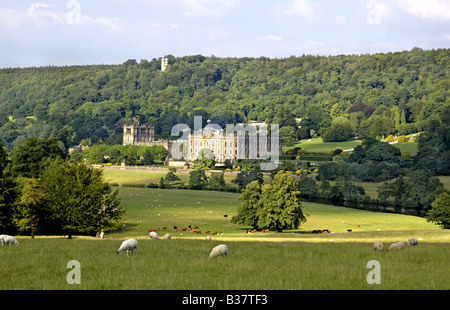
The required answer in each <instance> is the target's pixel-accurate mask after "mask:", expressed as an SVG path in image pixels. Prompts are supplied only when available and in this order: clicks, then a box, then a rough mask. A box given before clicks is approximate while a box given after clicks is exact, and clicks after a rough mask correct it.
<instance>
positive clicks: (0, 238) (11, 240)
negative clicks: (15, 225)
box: [0, 235, 19, 245]
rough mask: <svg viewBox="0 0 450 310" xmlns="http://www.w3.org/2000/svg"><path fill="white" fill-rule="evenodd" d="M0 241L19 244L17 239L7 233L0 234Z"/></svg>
mask: <svg viewBox="0 0 450 310" xmlns="http://www.w3.org/2000/svg"><path fill="white" fill-rule="evenodd" d="M0 242H1V244H2V245H3V244H5V243H6V244H9V245H11V244H15V245H19V242H18V241H17V239H16V238H14V237H13V236H9V235H0Z"/></svg>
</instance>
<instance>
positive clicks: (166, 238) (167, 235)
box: [164, 233, 172, 240]
mask: <svg viewBox="0 0 450 310" xmlns="http://www.w3.org/2000/svg"><path fill="white" fill-rule="evenodd" d="M171 238H172V235H171V234H169V233H167V234H165V235H164V240H169V239H171Z"/></svg>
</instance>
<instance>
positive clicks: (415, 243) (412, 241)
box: [408, 238, 417, 245]
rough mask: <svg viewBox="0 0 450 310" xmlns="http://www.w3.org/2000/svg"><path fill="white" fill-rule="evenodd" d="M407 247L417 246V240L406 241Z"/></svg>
mask: <svg viewBox="0 0 450 310" xmlns="http://www.w3.org/2000/svg"><path fill="white" fill-rule="evenodd" d="M408 245H417V239H416V238H409V239H408Z"/></svg>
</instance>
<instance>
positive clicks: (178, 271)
mask: <svg viewBox="0 0 450 310" xmlns="http://www.w3.org/2000/svg"><path fill="white" fill-rule="evenodd" d="M120 197H121V200H122V203H123V205H124V207H125V208H126V209H127V213H126V217H125V222H124V225H125V226H124V227H123V229H122V231H120V232H115V233H110V234H106V236H105V238H104V239H103V240H99V239H95V238H91V237H75V238H73V239H72V240H68V239H66V238H64V237H62V236H61V237H52V238H50V237H37V238H35V239H34V240H32V239H30V238H29V237H25V236H24V237H21V236H19V237H18V240H19V242H20V245H19V246H3V247H0V289H7V290H10V289H31V290H35V289H58V290H59V289H64V290H72V289H82V290H91V289H100V290H109V289H119V290H121V289H127V290H130V289H131V290H134V289H149V290H174V289H177V290H185V289H189V290H233V289H236V290H278V289H286V290H301V289H312V290H328V289H331V290H336V289H341V290H342V289H344V290H371V289H377V290H380V289H381V290H392V289H394V290H396V289H408V290H409V289H411V290H422V289H426V290H435V289H441V290H442V289H449V288H450V280H449V278H448V271H449V263H448V257H449V255H450V233H449V232H448V231H445V230H442V229H439V228H438V227H437V226H436V225H434V224H431V223H428V222H426V221H425V220H424V219H422V218H418V217H413V216H406V215H399V214H387V213H374V212H369V211H363V210H355V209H349V208H343V207H332V206H328V205H322V204H313V203H305V204H304V212H307V213H309V214H310V216H309V217H308V218H307V219H308V221H307V222H306V223H304V224H303V225H302V226H301V227H300V228H299V229H297V230H293V231H290V230H288V231H283V232H282V233H277V232H269V233H262V232H256V233H253V234H246V233H244V230H245V229H246V228H247V227H243V226H239V225H236V224H232V223H231V216H232V215H233V214H236V207H237V206H238V205H239V201H238V200H237V197H238V195H237V194H233V193H224V192H205V191H188V190H159V189H147V188H125V187H122V188H120ZM224 215H227V217H224ZM188 225H198V226H199V229H200V230H202V233H200V234H193V233H189V232H183V235H181V234H182V233H181V232H175V230H174V226H177V227H185V226H188ZM164 226H167V229H165V230H163V229H162V227H164ZM130 227H135V229H134V230H131V229H130ZM157 227H160V230H159V231H158V234H159V236H160V237H162V236H163V235H164V234H165V233H167V232H169V233H171V234H172V239H171V240H150V239H149V237H148V232H147V229H151V228H157ZM315 229H329V231H330V233H328V234H312V233H311V231H312V230H315ZM347 229H352V232H347ZM205 230H210V231H217V232H219V233H220V232H222V233H223V234H221V235H214V236H212V240H211V241H206V240H205V236H206V235H207V234H205V233H204V232H205ZM411 236H412V237H416V238H418V239H419V238H420V239H419V240H420V241H419V245H418V246H417V247H408V246H407V247H406V249H405V250H403V251H400V252H388V251H383V252H377V251H374V250H373V248H372V244H373V241H375V240H380V241H382V242H384V243H385V245H386V246H388V245H389V244H390V243H391V242H395V241H403V242H406V241H407V239H408V237H411ZM131 237H133V238H136V239H138V242H139V253H138V255H134V256H131V255H130V256H126V255H125V253H123V254H122V255H120V256H118V255H116V254H115V251H116V250H117V249H118V247H119V246H120V243H121V242H122V240H124V239H126V238H131ZM221 243H226V244H227V245H228V247H229V250H230V255H229V256H228V257H219V258H217V259H209V257H208V255H209V252H210V251H211V249H212V247H214V246H216V245H218V244H221ZM30 258H32V259H30ZM69 260H77V261H79V263H80V271H81V284H80V285H70V284H68V283H67V281H66V276H67V274H68V272H69V271H70V269H67V262H68V261H69ZM370 260H377V261H379V263H380V265H381V279H382V280H381V284H379V285H371V284H368V283H367V281H366V275H367V273H368V272H369V271H370V269H368V268H367V267H366V265H367V263H368V262H369V261H370ZM11 262H13V263H11ZM217 279H220V281H218V280H217Z"/></svg>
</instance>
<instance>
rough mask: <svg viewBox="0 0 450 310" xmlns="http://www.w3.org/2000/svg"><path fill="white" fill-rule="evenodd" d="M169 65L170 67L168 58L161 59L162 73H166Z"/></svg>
mask: <svg viewBox="0 0 450 310" xmlns="http://www.w3.org/2000/svg"><path fill="white" fill-rule="evenodd" d="M168 65H169V59H167V58H166V57H163V58H162V59H161V71H166V69H167V66H168Z"/></svg>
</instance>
